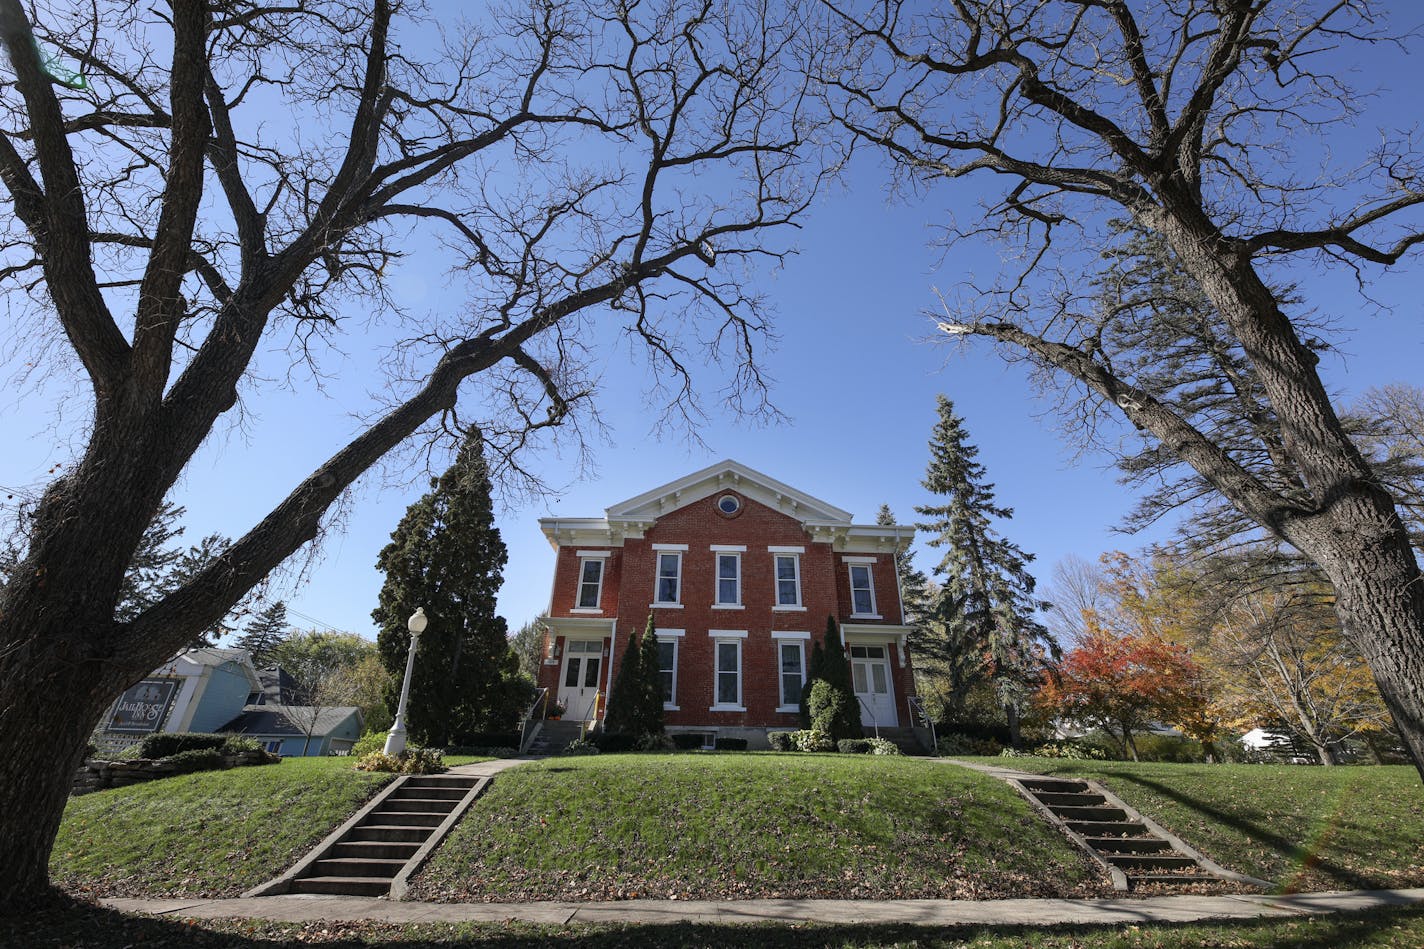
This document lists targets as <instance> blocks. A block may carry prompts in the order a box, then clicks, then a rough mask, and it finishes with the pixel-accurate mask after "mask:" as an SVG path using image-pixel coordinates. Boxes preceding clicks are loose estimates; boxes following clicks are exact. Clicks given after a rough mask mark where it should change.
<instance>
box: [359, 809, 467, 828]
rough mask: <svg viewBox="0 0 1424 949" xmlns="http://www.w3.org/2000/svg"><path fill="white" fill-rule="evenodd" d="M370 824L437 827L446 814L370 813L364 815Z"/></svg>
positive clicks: (412, 812) (426, 812)
mask: <svg viewBox="0 0 1424 949" xmlns="http://www.w3.org/2000/svg"><path fill="white" fill-rule="evenodd" d="M366 816H367V818H368V819H369V821H370V822H371V823H372V824H403V825H405V826H408V827H439V826H440V825H441V824H443V823H444V822H445V818H446V817H448V816H449V815H448V814H441V813H439V812H436V811H387V810H380V811H372V812H371V813H370V814H368V815H366Z"/></svg>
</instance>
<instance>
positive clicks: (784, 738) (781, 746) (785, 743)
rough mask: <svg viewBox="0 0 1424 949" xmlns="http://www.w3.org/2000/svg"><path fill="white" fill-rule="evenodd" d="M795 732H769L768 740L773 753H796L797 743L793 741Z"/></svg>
mask: <svg viewBox="0 0 1424 949" xmlns="http://www.w3.org/2000/svg"><path fill="white" fill-rule="evenodd" d="M793 734H794V733H793V732H767V734H766V740H767V742H768V743H770V745H771V750H772V751H794V750H795V748H796V743H795V742H794V741H793V740H792V736H793Z"/></svg>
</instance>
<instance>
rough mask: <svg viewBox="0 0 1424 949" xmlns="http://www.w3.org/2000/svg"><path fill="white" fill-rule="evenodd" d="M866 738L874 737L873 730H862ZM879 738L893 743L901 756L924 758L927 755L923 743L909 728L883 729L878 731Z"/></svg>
mask: <svg viewBox="0 0 1424 949" xmlns="http://www.w3.org/2000/svg"><path fill="white" fill-rule="evenodd" d="M864 732H865V737H866V738H873V737H874V736H875V729H873V728H866V729H864ZM880 737H881V738H884V739H886V740H887V741H892V742H894V743H895V747H896V748H899V749H900V753H901V754H906V755H919V756H924V755H927V754H929V752H928V751H926V750H925V743H924V742H922V741H921V740H920V737H919V736H918V735H916V734H915V731H914V729H911V728H884V727H882V728H881V729H880Z"/></svg>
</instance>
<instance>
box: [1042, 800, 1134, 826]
mask: <svg viewBox="0 0 1424 949" xmlns="http://www.w3.org/2000/svg"><path fill="white" fill-rule="evenodd" d="M1048 809H1049V810H1051V811H1052V812H1053V813H1055V814H1057V815H1058V816H1059V817H1061V818H1063V819H1064V820H1077V821H1091V822H1093V823H1100V824H1101V823H1118V822H1124V821H1126V820H1127V811H1125V810H1123V809H1122V808H1120V807H1110V806H1106V805H1096V806H1088V807H1073V806H1068V805H1063V806H1054V805H1052V804H1050V805H1048Z"/></svg>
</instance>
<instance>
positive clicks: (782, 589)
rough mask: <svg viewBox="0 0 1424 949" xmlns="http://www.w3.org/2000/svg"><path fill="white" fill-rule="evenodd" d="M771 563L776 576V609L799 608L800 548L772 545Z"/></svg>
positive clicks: (800, 606)
mask: <svg viewBox="0 0 1424 949" xmlns="http://www.w3.org/2000/svg"><path fill="white" fill-rule="evenodd" d="M769 549H770V550H771V565H772V572H773V573H774V574H775V578H776V603H775V604H774V606H773V607H772V608H773V609H778V610H801V609H803V608H804V607H802V605H801V550H802V549H801V548H799V547H795V548H793V547H772V548H769Z"/></svg>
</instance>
